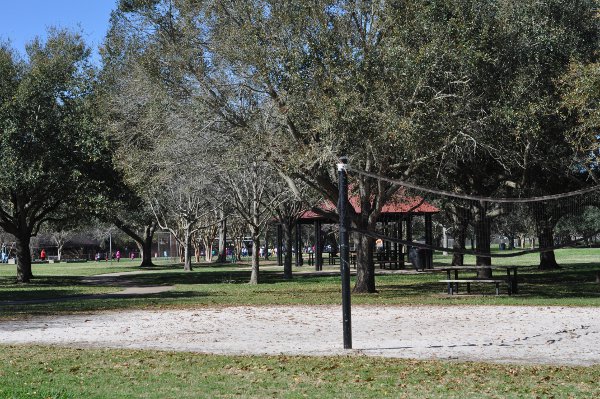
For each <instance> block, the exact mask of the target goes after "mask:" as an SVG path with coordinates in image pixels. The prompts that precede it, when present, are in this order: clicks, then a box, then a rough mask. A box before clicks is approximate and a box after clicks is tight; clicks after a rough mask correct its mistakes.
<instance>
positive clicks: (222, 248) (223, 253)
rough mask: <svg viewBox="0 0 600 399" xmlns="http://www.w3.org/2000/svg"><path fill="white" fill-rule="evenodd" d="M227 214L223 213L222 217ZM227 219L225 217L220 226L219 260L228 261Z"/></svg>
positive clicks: (220, 261) (221, 261)
mask: <svg viewBox="0 0 600 399" xmlns="http://www.w3.org/2000/svg"><path fill="white" fill-rule="evenodd" d="M224 217H225V214H224V213H221V218H224ZM226 247H227V221H226V220H225V219H223V220H222V221H221V226H220V228H219V257H218V259H217V262H219V263H225V262H227V248H226Z"/></svg>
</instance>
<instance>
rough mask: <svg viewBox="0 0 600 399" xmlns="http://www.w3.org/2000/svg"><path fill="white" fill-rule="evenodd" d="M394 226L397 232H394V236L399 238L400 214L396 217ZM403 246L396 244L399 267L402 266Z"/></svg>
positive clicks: (400, 234)
mask: <svg viewBox="0 0 600 399" xmlns="http://www.w3.org/2000/svg"><path fill="white" fill-rule="evenodd" d="M396 228H397V232H396V237H397V238H399V239H402V233H403V231H402V218H401V217H400V216H398V219H397V220H396ZM403 248H404V246H403V245H401V244H398V248H397V250H398V252H397V253H398V262H399V266H400V268H404V251H403Z"/></svg>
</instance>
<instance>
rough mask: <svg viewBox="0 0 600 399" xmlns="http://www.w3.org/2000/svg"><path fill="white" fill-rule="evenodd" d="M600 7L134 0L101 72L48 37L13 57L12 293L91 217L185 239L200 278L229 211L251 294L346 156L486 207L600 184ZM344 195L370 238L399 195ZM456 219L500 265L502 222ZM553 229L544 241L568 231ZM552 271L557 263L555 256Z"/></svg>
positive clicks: (7, 84) (359, 189) (8, 61)
mask: <svg viewBox="0 0 600 399" xmlns="http://www.w3.org/2000/svg"><path fill="white" fill-rule="evenodd" d="M598 5H599V4H598V1H596V0H576V1H572V2H564V1H559V0H550V1H546V2H538V1H534V0H525V1H520V2H512V1H506V0H495V1H483V0H468V1H457V0H432V1H427V2H411V1H401V0H398V1H325V0H315V1H310V2H301V1H288V2H280V1H268V0H252V1H243V2H242V1H232V2H223V1H217V0H200V1H198V0H121V1H120V2H119V4H118V8H117V9H116V10H114V12H113V13H112V16H111V24H110V29H109V31H108V33H107V36H106V39H105V42H104V44H103V46H102V48H101V54H102V67H101V68H94V67H93V66H91V65H89V63H88V61H87V60H88V55H89V50H88V49H87V48H86V47H85V45H84V43H83V41H82V40H81V37H80V36H79V35H77V34H74V33H70V32H64V31H56V32H51V34H50V36H49V39H48V40H47V41H46V42H45V43H43V42H41V41H39V40H34V41H33V42H32V43H31V44H30V45H29V46H28V48H27V57H26V58H25V59H20V58H19V57H18V56H17V55H16V54H15V53H14V51H13V50H11V49H10V47H9V46H8V45H6V44H5V45H3V46H2V51H1V52H0V75H1V76H0V79H1V80H0V100H1V101H2V103H1V105H0V120H1V124H0V126H1V127H0V128H1V129H2V130H1V134H2V136H1V139H0V140H1V142H0V156H1V157H2V162H3V165H4V167H3V169H2V171H1V172H0V227H2V228H3V229H4V230H6V231H7V232H9V233H11V234H13V235H15V237H16V240H17V246H18V247H19V248H21V249H20V250H19V267H18V270H19V272H18V279H19V280H20V281H28V280H29V278H31V266H30V259H28V256H29V255H27V253H28V240H29V239H30V237H31V236H32V235H35V234H36V233H37V231H38V230H39V228H40V226H41V225H43V224H45V223H58V224H60V223H67V222H68V221H69V220H76V219H77V218H76V216H77V214H78V213H81V214H85V215H90V214H93V215H94V217H97V218H99V219H102V220H108V221H110V222H111V223H114V224H115V225H116V226H117V227H119V228H121V229H123V231H126V232H128V234H130V235H131V236H132V237H133V238H134V239H135V240H136V242H138V243H140V245H142V246H144V245H149V244H148V240H149V239H150V240H151V238H152V235H153V233H154V231H156V229H157V228H161V229H167V230H169V231H172V232H173V233H174V234H176V236H177V237H178V240H180V242H181V244H182V246H183V248H184V249H185V250H186V253H187V254H188V255H186V256H185V259H186V262H185V268H186V269H189V268H191V262H190V258H191V256H190V254H191V251H190V248H191V246H192V241H193V237H195V236H201V235H203V234H204V235H206V237H208V236H210V235H211V234H213V237H214V234H216V233H215V232H216V231H218V229H217V230H215V226H218V225H219V223H221V222H222V221H223V220H225V219H226V218H231V217H233V216H232V215H235V217H236V218H238V219H239V220H240V221H241V223H242V225H243V226H245V228H246V229H247V231H248V232H249V236H250V237H251V239H252V241H253V243H254V244H253V245H254V246H255V248H254V249H255V250H254V251H253V254H255V257H254V258H253V263H252V264H253V268H252V271H253V272H252V278H251V281H252V282H253V283H257V282H258V281H259V259H258V253H259V251H258V246H259V245H260V244H259V239H260V235H261V234H262V232H263V231H264V229H265V226H266V224H267V223H268V222H269V221H271V220H272V219H273V218H274V217H276V218H277V219H278V220H280V221H282V222H285V223H284V225H286V226H287V225H290V226H292V225H293V223H294V218H295V217H297V215H298V213H299V212H300V210H302V209H310V208H315V207H316V205H318V204H319V203H321V202H322V201H329V202H331V203H334V204H335V203H337V201H338V190H337V175H336V170H335V164H336V163H337V160H338V157H340V156H344V155H345V156H348V157H349V159H350V163H351V164H352V165H354V166H355V167H356V168H359V169H361V170H365V171H367V172H372V173H376V174H379V175H384V176H388V177H391V178H397V179H402V180H405V181H411V182H414V183H417V184H421V185H423V186H427V187H435V188H438V189H441V190H447V191H452V192H456V193H467V194H471V195H480V196H490V197H519V196H520V197H526V196H539V195H547V194H555V193H559V192H565V191H569V190H573V189H578V188H581V187H585V186H589V185H592V184H597V173H598V155H599V149H598V137H599V136H598V126H599V122H600V118H599V115H600V113H599V111H598V100H599V96H600V90H599V85H600V83H599V82H600V73H599V72H598V71H599V68H598V66H599V64H598V55H599V52H598V49H599V47H598V45H599V37H600V36H599V33H600V30H599V23H600V19H599V18H598V11H597V10H598ZM351 183H352V184H351V185H352V191H353V195H356V196H357V197H358V199H359V203H360V210H355V209H354V208H352V207H349V209H350V218H351V221H352V225H353V226H354V227H356V228H358V229H363V230H372V229H374V228H375V227H376V224H377V221H378V219H379V217H380V215H381V210H382V207H383V205H384V204H385V203H386V202H388V201H389V200H390V199H391V198H392V197H393V195H394V194H395V193H396V192H397V190H398V189H399V186H398V185H397V184H393V183H388V182H385V181H375V180H373V179H368V178H366V177H363V176H354V177H353V178H352V181H351ZM445 211H446V212H447V215H448V219H449V224H451V225H452V227H453V230H454V231H457V232H460V231H461V229H462V230H464V231H466V230H465V228H464V226H466V225H468V224H471V225H473V224H475V225H476V224H477V223H480V227H481V228H476V229H475V230H476V231H477V232H478V233H477V234H480V236H478V237H477V240H476V242H477V245H478V246H480V247H479V248H478V250H479V251H480V252H485V251H486V250H487V251H489V242H490V240H489V239H490V234H491V231H490V229H489V228H484V227H485V226H490V223H489V219H490V217H492V215H490V214H489V213H490V210H489V209H486V208H485V207H481V208H478V209H469V210H468V212H467V211H466V210H465V209H461V208H460V207H457V206H456V205H454V206H452V205H450V206H448V207H447V208H446V209H445ZM538 213H539V218H538V219H537V220H536V221H535V224H536V226H535V229H536V234H537V235H538V237H539V241H540V243H542V242H543V243H544V245H549V243H551V242H553V240H554V238H553V234H554V231H555V228H556V224H557V223H558V221H555V220H554V219H552V218H550V217H549V216H545V215H546V214H547V215H552V214H553V212H552V210H548V212H546V213H544V212H538ZM465 215H469V219H468V220H466V219H465ZM330 216H333V217H335V214H332V215H330ZM286 223H287V224H286ZM284 230H285V231H286V232H287V233H286V234H287V235H290V236H291V234H290V233H289V232H290V231H291V228H290V229H288V228H286V229H284ZM457 238H458V239H457V240H455V243H458V244H457V245H461V239H460V233H457ZM290 240H291V239H290ZM354 240H355V242H354V244H355V246H356V248H357V280H356V286H355V288H354V289H355V291H357V292H374V291H375V289H376V287H375V275H374V264H373V261H372V260H373V248H374V242H373V240H372V239H371V238H369V237H366V236H361V235H357V236H355V238H354ZM150 242H151V241H150ZM463 245H464V244H463ZM147 249H148V250H146V248H145V249H144V254H145V255H144V256H145V257H144V261H143V264H148V262H151V259H150V258H149V256H150V251H149V247H148V248H147ZM541 256H542V258H541V260H540V263H541V266H543V267H552V266H554V264H555V261H554V260H553V254H552V253H551V252H544V253H543V255H541ZM489 262H490V260H489V258H486V257H480V258H479V259H478V263H479V264H483V265H485V264H489ZM290 264H291V260H290ZM286 265H287V261H286ZM289 270H291V269H289ZM287 271H288V269H286V273H287Z"/></svg>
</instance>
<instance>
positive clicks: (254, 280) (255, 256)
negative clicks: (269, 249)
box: [250, 232, 260, 284]
mask: <svg viewBox="0 0 600 399" xmlns="http://www.w3.org/2000/svg"><path fill="white" fill-rule="evenodd" d="M259 251H260V237H259V236H258V234H256V233H255V232H252V274H251V275H250V284H258V272H259V260H260V254H259Z"/></svg>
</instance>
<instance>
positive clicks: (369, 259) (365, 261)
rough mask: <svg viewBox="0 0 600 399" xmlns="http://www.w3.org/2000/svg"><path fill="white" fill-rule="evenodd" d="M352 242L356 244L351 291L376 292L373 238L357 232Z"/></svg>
mask: <svg viewBox="0 0 600 399" xmlns="http://www.w3.org/2000/svg"><path fill="white" fill-rule="evenodd" d="M354 243H355V245H356V284H355V285H354V289H353V290H352V291H353V292H357V293H374V292H377V290H376V289H375V264H374V263H373V248H374V247H375V240H374V239H373V238H371V237H367V236H364V235H362V234H357V235H356V236H355V239H354Z"/></svg>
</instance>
